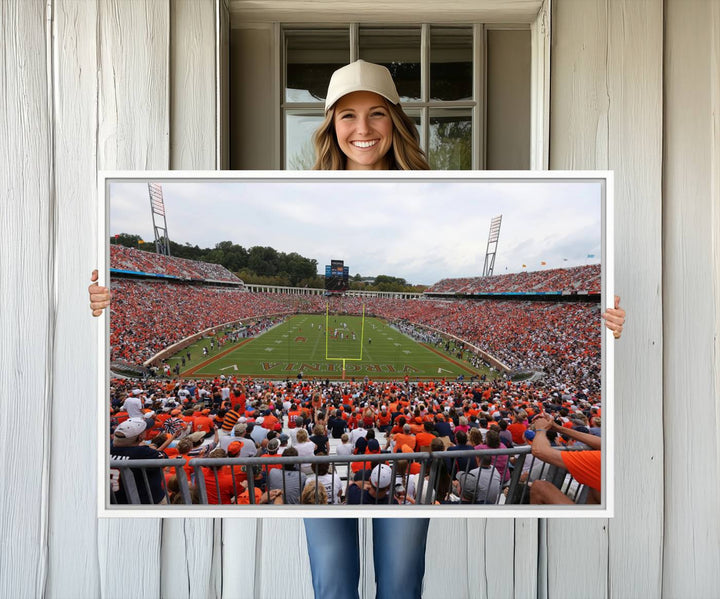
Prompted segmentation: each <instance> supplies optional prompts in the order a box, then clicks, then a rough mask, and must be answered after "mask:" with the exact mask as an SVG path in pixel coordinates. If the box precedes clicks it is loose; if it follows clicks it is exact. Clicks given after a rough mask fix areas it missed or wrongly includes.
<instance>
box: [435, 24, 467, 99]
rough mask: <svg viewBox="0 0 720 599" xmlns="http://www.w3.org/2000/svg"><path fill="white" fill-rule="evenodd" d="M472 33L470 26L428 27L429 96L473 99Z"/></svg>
mask: <svg viewBox="0 0 720 599" xmlns="http://www.w3.org/2000/svg"><path fill="white" fill-rule="evenodd" d="M472 61H473V35H472V28H469V27H462V28H459V27H455V28H447V27H443V28H440V27H432V28H431V29H430V99H431V100H472V99H473V86H472V84H473V68H472Z"/></svg>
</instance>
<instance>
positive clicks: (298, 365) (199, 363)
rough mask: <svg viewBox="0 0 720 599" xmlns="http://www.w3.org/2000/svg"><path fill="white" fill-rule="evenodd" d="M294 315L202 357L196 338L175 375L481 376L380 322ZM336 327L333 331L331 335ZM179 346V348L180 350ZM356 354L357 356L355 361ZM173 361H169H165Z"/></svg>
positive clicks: (266, 376) (358, 318)
mask: <svg viewBox="0 0 720 599" xmlns="http://www.w3.org/2000/svg"><path fill="white" fill-rule="evenodd" d="M327 322H328V325H329V327H328V330H327V331H326V316H325V315H322V316H319V315H299V316H293V317H290V318H289V319H288V320H286V321H285V322H283V323H281V324H279V325H277V326H275V327H273V328H272V329H270V330H268V331H266V332H265V333H263V334H262V335H260V336H258V337H255V338H252V339H248V340H243V341H241V342H238V343H236V344H233V345H226V346H225V347H223V348H222V349H221V350H219V351H218V350H217V349H216V351H215V352H213V354H211V355H210V356H208V357H207V358H205V357H203V356H202V354H201V348H202V345H207V343H208V342H207V340H204V341H203V342H200V343H199V344H197V345H196V346H195V347H191V348H189V350H190V351H191V352H192V355H193V359H192V361H190V362H189V363H188V365H187V369H184V370H183V371H182V372H181V374H182V376H186V377H212V376H217V375H220V374H225V375H236V376H246V375H247V376H253V377H261V378H294V377H296V376H297V374H298V373H299V372H300V371H302V372H303V375H304V376H305V377H306V378H312V377H320V378H330V379H337V378H341V377H342V376H343V358H344V359H345V377H346V378H352V377H356V378H358V377H360V378H362V377H365V376H368V377H370V378H372V379H399V378H404V377H405V375H407V376H409V377H410V378H411V379H417V378H441V377H447V378H448V379H454V378H455V377H457V376H458V375H460V374H463V375H465V377H466V378H469V377H470V376H472V375H473V374H483V371H482V370H477V369H475V368H473V367H472V366H470V365H469V364H468V363H466V362H462V361H460V360H457V359H456V358H451V357H449V356H447V355H445V354H444V352H442V351H440V350H437V349H435V348H432V349H431V348H429V347H428V346H425V345H423V344H421V343H418V342H416V341H414V340H412V339H410V338H409V337H407V336H405V335H403V334H402V333H400V332H399V331H396V330H395V329H392V328H391V327H389V326H388V325H387V324H385V323H384V322H383V321H382V320H379V319H377V318H369V317H368V318H365V322H364V328H363V321H362V317H360V316H344V315H332V314H331V315H329V316H328V317H327ZM336 331H337V334H336ZM184 352H185V350H184V351H183V353H184ZM361 358H362V359H361ZM173 364H174V360H173V359H171V360H170V365H171V366H172V365H173Z"/></svg>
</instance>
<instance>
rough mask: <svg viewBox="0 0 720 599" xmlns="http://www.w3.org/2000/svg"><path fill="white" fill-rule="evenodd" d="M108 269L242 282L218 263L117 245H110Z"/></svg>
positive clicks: (194, 279)
mask: <svg viewBox="0 0 720 599" xmlns="http://www.w3.org/2000/svg"><path fill="white" fill-rule="evenodd" d="M110 269H111V270H115V271H123V272H125V273H133V274H146V275H155V276H157V277H162V278H173V279H183V280H188V279H189V280H193V281H206V282H221V283H237V284H242V281H241V280H240V279H239V278H238V277H236V276H235V275H234V274H233V273H231V272H230V271H229V270H228V269H227V268H225V267H224V266H222V265H220V264H212V263H210V262H199V261H196V260H187V259H185V258H174V257H171V256H162V255H160V254H155V253H152V252H144V251H142V250H136V249H133V248H127V247H124V246H121V245H111V246H110Z"/></svg>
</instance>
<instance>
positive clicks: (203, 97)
mask: <svg viewBox="0 0 720 599" xmlns="http://www.w3.org/2000/svg"><path fill="white" fill-rule="evenodd" d="M215 48H216V45H215V6H214V0H172V2H171V5H170V168H171V169H174V170H176V169H185V170H212V169H214V168H215V165H216V151H215V148H216V139H215V134H216V121H217V118H216V117H217V115H216V108H217V104H216V95H217V94H216V87H217V80H216V73H217V70H216V68H215V61H216V56H215Z"/></svg>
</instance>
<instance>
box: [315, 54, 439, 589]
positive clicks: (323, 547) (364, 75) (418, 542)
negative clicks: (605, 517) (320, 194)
mask: <svg viewBox="0 0 720 599" xmlns="http://www.w3.org/2000/svg"><path fill="white" fill-rule="evenodd" d="M313 142H314V144H315V152H316V161H315V166H314V167H313V168H314V169H315V170H428V169H429V168H430V167H429V166H428V163H427V160H426V159H425V155H424V153H423V151H422V150H421V149H420V143H419V137H418V134H417V130H416V128H415V124H414V123H413V121H412V120H411V119H410V117H408V116H407V115H406V114H405V113H404V112H403V110H402V108H401V107H400V97H399V95H398V93H397V90H396V89H395V84H394V82H393V80H392V76H391V75H390V71H388V70H387V69H386V68H385V67H383V66H380V65H375V64H371V63H368V62H364V61H362V60H358V61H357V62H354V63H351V64H349V65H347V66H345V67H342V68H340V69H338V70H337V71H335V73H333V75H332V78H331V79H330V85H329V87H328V93H327V98H326V100H325V120H324V121H323V123H322V124H321V125H320V127H319V129H318V130H317V131H316V133H315V135H314V136H313ZM428 523H429V520H428V519H426V518H416V519H409V518H392V519H391V518H373V519H372V526H373V554H374V562H375V583H376V586H377V597H420V595H421V591H422V576H423V573H424V571H425V543H426V539H427V529H428ZM305 532H306V535H307V544H308V551H309V553H310V565H311V568H312V581H313V589H314V591H315V597H316V599H320V598H323V599H325V598H328V599H330V598H332V599H336V598H337V599H344V598H353V599H355V598H357V597H358V582H359V579H360V548H359V533H358V521H357V519H355V518H344V519H342V518H338V519H330V518H324V519H315V518H312V519H311V518H308V519H306V520H305ZM398 541H399V542H400V544H401V546H402V547H403V550H402V551H398V550H397V547H398ZM337 572H343V575H342V576H337Z"/></svg>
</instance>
